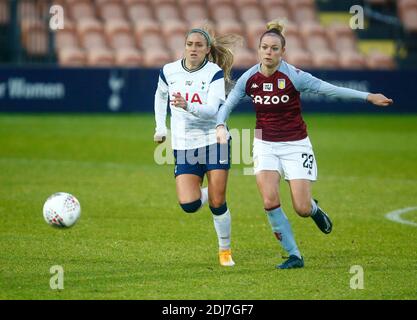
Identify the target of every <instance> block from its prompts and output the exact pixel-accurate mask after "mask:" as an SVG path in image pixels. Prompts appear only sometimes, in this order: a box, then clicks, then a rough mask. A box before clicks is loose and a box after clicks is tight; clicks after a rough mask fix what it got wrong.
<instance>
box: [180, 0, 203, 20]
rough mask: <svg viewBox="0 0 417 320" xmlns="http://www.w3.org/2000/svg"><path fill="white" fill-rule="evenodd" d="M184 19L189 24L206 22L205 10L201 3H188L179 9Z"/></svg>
mask: <svg viewBox="0 0 417 320" xmlns="http://www.w3.org/2000/svg"><path fill="white" fill-rule="evenodd" d="M181 12H182V15H183V17H184V19H185V20H186V21H187V22H189V23H191V22H194V21H200V22H202V21H204V20H208V19H209V16H208V14H207V8H206V7H205V6H204V5H203V4H202V3H190V4H187V5H184V6H183V7H181Z"/></svg>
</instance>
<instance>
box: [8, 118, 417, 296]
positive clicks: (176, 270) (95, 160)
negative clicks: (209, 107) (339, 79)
mask: <svg viewBox="0 0 417 320" xmlns="http://www.w3.org/2000/svg"><path fill="white" fill-rule="evenodd" d="M304 119H305V121H306V123H307V125H308V131H309V136H310V139H311V141H312V144H313V147H314V151H315V154H316V159H317V163H318V172H319V180H318V182H317V183H315V184H314V186H313V195H314V197H316V198H317V199H319V201H320V205H321V206H322V207H323V209H324V210H326V211H327V212H328V214H329V215H330V216H331V218H332V219H333V232H332V233H331V234H330V235H324V234H322V233H321V232H320V231H319V230H318V229H317V227H316V226H315V224H314V223H313V221H312V220H311V219H309V218H307V219H305V218H300V217H298V216H297V215H296V214H295V212H294V210H293V209H292V205H291V200H290V195H289V192H288V185H287V183H285V182H281V200H282V206H283V208H284V210H285V211H286V214H287V216H288V218H289V220H290V221H291V224H292V227H293V231H294V234H295V238H296V240H297V242H298V245H299V248H300V250H301V252H302V254H303V256H304V259H305V268H304V269H296V270H277V269H275V265H276V264H278V263H280V262H282V261H283V258H282V255H283V254H284V253H283V251H282V250H281V249H280V246H279V244H278V243H277V240H276V239H275V237H274V236H273V234H272V232H271V229H270V226H269V224H268V221H267V218H266V216H265V213H264V211H263V207H262V202H261V198H260V196H259V193H258V191H257V188H256V184H255V178H254V176H253V175H245V174H244V172H245V168H250V164H246V163H243V164H234V165H233V166H232V170H231V171H230V176H229V184H228V190H227V203H228V206H229V208H230V210H231V213H232V250H233V257H234V260H235V262H236V266H235V267H233V268H225V267H220V266H219V264H218V256H217V237H216V234H215V230H214V226H213V222H212V217H211V212H210V210H209V208H208V207H207V206H206V207H205V208H203V209H202V210H200V211H199V212H197V213H195V214H186V213H184V212H183V211H182V210H181V209H180V207H179V206H178V203H177V199H176V194H175V180H174V177H173V165H172V164H169V165H157V164H156V163H155V161H154V150H155V146H156V145H155V143H154V142H153V133H154V120H153V116H152V115H151V114H149V115H13V114H2V115H0V146H1V148H0V299H143V300H146V299H152V300H153V299H181V300H182V299H184V300H187V299H209V300H210V299H216V300H217V299H239V300H246V299H267V300H274V299H417V115H317V114H314V115H313V114H310V115H305V116H304ZM254 124H255V116H254V114H251V115H238V114H233V115H232V118H231V121H230V122H229V126H230V127H231V128H239V129H251V130H253V127H254ZM205 183H206V181H205ZM58 191H63V192H69V193H71V194H73V195H75V196H76V197H77V198H78V199H79V201H80V203H81V207H82V214H81V219H80V220H79V221H78V222H77V224H76V225H75V226H74V227H72V228H70V229H65V230H64V229H56V228H53V227H51V226H49V225H47V224H46V223H45V221H44V219H43V216H42V207H43V203H44V202H45V200H46V199H47V198H48V196H49V195H51V194H53V193H55V192H58ZM407 208H409V209H407ZM411 208H414V209H411ZM400 209H404V210H403V211H402V214H401V215H400V216H399V219H401V221H403V222H405V223H399V222H394V221H391V220H388V219H387V218H386V214H388V213H390V212H393V211H396V210H400ZM57 266H58V267H57ZM57 268H60V269H59V270H61V271H60V272H61V273H60V276H61V277H62V278H60V279H62V286H58V288H57V287H56V286H54V284H55V285H56V282H55V280H56V276H57V275H58V274H55V271H54V270H57Z"/></svg>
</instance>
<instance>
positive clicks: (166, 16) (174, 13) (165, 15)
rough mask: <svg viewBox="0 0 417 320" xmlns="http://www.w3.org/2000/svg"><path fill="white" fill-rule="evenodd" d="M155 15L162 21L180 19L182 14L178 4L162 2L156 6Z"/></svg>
mask: <svg viewBox="0 0 417 320" xmlns="http://www.w3.org/2000/svg"><path fill="white" fill-rule="evenodd" d="M153 8H154V12H155V17H156V19H157V20H158V21H159V22H160V23H161V24H163V23H165V21H167V20H180V14H179V11H178V7H177V5H176V4H171V3H161V4H158V5H155V6H154V7H153Z"/></svg>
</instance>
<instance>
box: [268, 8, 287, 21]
mask: <svg viewBox="0 0 417 320" xmlns="http://www.w3.org/2000/svg"><path fill="white" fill-rule="evenodd" d="M264 10H265V17H266V20H267V21H271V20H275V19H287V20H292V15H291V11H290V10H288V8H287V6H282V5H274V6H266V7H265V9H264Z"/></svg>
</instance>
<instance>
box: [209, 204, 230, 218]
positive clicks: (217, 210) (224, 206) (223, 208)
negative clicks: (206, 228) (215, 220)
mask: <svg viewBox="0 0 417 320" xmlns="http://www.w3.org/2000/svg"><path fill="white" fill-rule="evenodd" d="M210 210H211V213H212V214H214V215H215V216H221V215H222V214H224V213H226V211H227V203H226V202H224V203H222V204H221V205H220V206H217V207H212V206H210Z"/></svg>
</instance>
